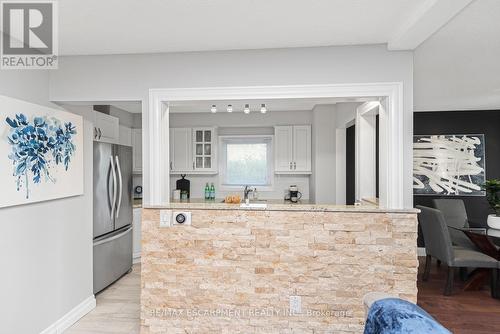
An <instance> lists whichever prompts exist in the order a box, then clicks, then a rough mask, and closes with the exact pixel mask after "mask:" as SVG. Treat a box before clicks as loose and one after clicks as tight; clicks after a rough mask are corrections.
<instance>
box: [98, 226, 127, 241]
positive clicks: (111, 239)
mask: <svg viewBox="0 0 500 334" xmlns="http://www.w3.org/2000/svg"><path fill="white" fill-rule="evenodd" d="M131 229H132V226H130V227H129V228H127V229H126V230H125V231H123V232H121V233H118V234H116V235H114V236H112V237H110V238H107V239H106V238H105V239H102V240H99V241H96V242H94V244H93V246H98V245H102V244H104V243H106V242H110V241H113V240H116V239H118V238H121V237H123V236H124V235H125V234H127V233H128V232H130V230H131Z"/></svg>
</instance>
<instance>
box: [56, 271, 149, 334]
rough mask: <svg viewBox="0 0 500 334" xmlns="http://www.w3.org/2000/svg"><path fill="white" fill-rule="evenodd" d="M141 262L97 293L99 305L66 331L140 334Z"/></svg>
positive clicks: (101, 333) (82, 333) (79, 333)
mask: <svg viewBox="0 0 500 334" xmlns="http://www.w3.org/2000/svg"><path fill="white" fill-rule="evenodd" d="M140 295H141V266H140V264H135V265H134V266H133V267H132V272H130V273H128V274H127V275H125V276H123V277H122V278H121V279H120V280H118V281H117V282H116V283H115V284H113V285H112V286H110V287H109V288H107V289H106V290H104V291H103V292H101V293H100V294H98V295H97V296H96V300H97V306H96V308H95V309H93V310H92V311H91V312H89V313H88V314H87V315H85V316H84V317H83V318H82V319H80V320H79V321H78V322H77V323H75V324H74V325H73V326H72V327H71V328H69V329H67V330H66V331H65V332H64V334H117V333H120V334H139V331H140Z"/></svg>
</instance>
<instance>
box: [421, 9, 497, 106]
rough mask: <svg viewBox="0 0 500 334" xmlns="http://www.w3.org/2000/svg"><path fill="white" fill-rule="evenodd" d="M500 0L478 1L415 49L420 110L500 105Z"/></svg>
mask: <svg viewBox="0 0 500 334" xmlns="http://www.w3.org/2000/svg"><path fill="white" fill-rule="evenodd" d="M499 22H500V1H498V0H481V1H474V2H472V3H471V4H470V5H469V6H468V7H466V8H465V9H464V10H463V11H462V12H461V13H459V14H458V15H457V16H456V17H455V18H453V20H451V21H450V22H449V23H448V24H447V25H445V26H444V27H443V28H442V29H440V30H439V31H438V32H437V33H435V34H434V35H433V36H431V37H430V38H429V39H427V40H426V41H425V42H424V43H422V44H421V45H420V46H419V47H418V48H417V49H416V50H415V110H416V111H426V110H429V111H434V110H467V109H471V110H478V109H500V75H499V73H500V61H499V58H500V42H499V36H500V23H499Z"/></svg>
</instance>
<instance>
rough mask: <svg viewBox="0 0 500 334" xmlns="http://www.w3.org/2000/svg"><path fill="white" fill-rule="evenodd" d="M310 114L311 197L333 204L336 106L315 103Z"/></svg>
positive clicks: (315, 200)
mask: <svg viewBox="0 0 500 334" xmlns="http://www.w3.org/2000/svg"><path fill="white" fill-rule="evenodd" d="M312 114H313V123H312V176H311V197H312V198H313V200H314V202H315V203H318V204H334V203H335V202H336V199H335V197H336V191H335V188H336V182H335V170H336V165H335V149H336V147H335V142H336V138H335V129H336V124H335V121H336V106H335V105H332V104H331V105H316V106H315V107H314V109H313V111H312Z"/></svg>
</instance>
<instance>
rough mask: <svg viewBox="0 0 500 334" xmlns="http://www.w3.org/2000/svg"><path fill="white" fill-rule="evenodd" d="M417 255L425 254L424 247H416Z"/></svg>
mask: <svg viewBox="0 0 500 334" xmlns="http://www.w3.org/2000/svg"><path fill="white" fill-rule="evenodd" d="M417 255H418V256H425V247H418V248H417Z"/></svg>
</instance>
